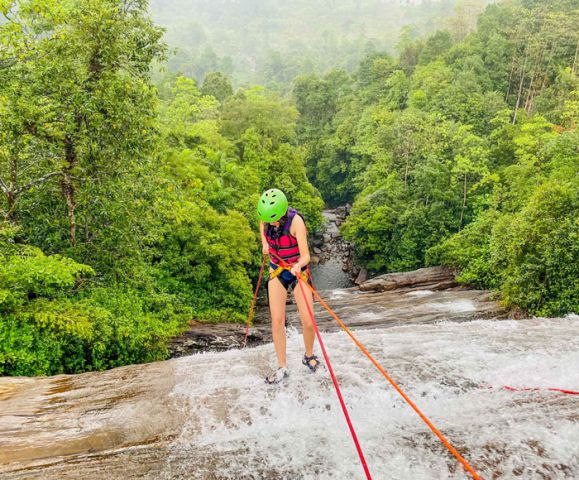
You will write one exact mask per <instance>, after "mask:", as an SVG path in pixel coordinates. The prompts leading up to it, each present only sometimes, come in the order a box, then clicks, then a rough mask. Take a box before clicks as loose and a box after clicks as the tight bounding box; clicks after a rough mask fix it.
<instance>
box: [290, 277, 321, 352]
mask: <svg viewBox="0 0 579 480" xmlns="http://www.w3.org/2000/svg"><path fill="white" fill-rule="evenodd" d="M302 291H303V292H304V293H305V295H306V301H307V302H308V304H309V306H310V310H311V311H312V313H313V312H314V301H313V298H312V292H311V291H310V289H309V288H308V287H306V286H304V285H303V282H302V281H299V282H298V285H296V288H295V289H294V298H295V301H296V304H297V306H298V311H299V312H300V319H301V321H302V327H303V332H304V346H305V347H306V355H307V356H308V357H311V356H312V355H313V354H314V340H315V338H316V332H315V330H314V324H313V322H312V318H311V317H310V313H309V311H308V307H307V304H306V302H305V301H304V295H303V294H302Z"/></svg>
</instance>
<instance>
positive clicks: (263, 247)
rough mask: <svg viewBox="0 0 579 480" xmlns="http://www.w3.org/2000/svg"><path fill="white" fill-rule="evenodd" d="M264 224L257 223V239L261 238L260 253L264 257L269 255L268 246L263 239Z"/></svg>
mask: <svg viewBox="0 0 579 480" xmlns="http://www.w3.org/2000/svg"><path fill="white" fill-rule="evenodd" d="M264 228H265V227H264V224H263V222H259V237H260V238H261V251H262V252H263V254H264V255H267V254H268V253H269V244H268V243H267V240H266V239H265V232H264Z"/></svg>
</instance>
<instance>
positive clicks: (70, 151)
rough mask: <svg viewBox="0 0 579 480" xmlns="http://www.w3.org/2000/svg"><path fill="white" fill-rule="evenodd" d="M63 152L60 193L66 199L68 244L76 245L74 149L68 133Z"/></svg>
mask: <svg viewBox="0 0 579 480" xmlns="http://www.w3.org/2000/svg"><path fill="white" fill-rule="evenodd" d="M64 154H65V160H66V165H65V166H64V167H63V169H62V181H61V187H62V194H63V195H64V198H65V200H66V208H67V211H68V225H69V234H70V245H71V246H73V247H74V246H75V245H76V217H75V210H76V204H75V199H74V194H75V189H74V184H73V179H72V174H71V172H72V170H73V168H74V167H75V166H76V160H77V159H76V151H75V149H74V144H73V143H72V140H71V138H70V136H69V135H67V136H66V137H65V139H64Z"/></svg>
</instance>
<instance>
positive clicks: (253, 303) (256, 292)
mask: <svg viewBox="0 0 579 480" xmlns="http://www.w3.org/2000/svg"><path fill="white" fill-rule="evenodd" d="M266 260H267V255H265V254H264V255H263V260H262V261H261V270H260V271H259V277H258V278H257V286H256V287H255V293H254V294H253V300H252V301H251V309H250V310H249V315H248V316H247V324H246V326H245V338H244V339H243V346H244V347H246V346H247V337H248V336H249V327H250V326H251V320H252V318H253V310H254V309H255V301H256V300H257V294H258V293H259V286H260V285H261V277H263V270H264V268H265V262H266Z"/></svg>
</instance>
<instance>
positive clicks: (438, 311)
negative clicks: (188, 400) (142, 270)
mask: <svg viewBox="0 0 579 480" xmlns="http://www.w3.org/2000/svg"><path fill="white" fill-rule="evenodd" d="M360 273H362V271H361V272H360ZM320 294H321V296H322V298H324V299H325V300H326V301H327V303H328V304H329V305H330V307H331V308H332V309H333V310H334V311H335V312H336V313H337V314H338V315H339V316H340V318H342V320H343V321H344V323H346V324H347V325H348V326H350V327H352V328H353V329H356V328H384V327H390V326H394V325H407V324H409V325H410V324H428V323H433V322H437V321H440V320H450V321H455V322H460V321H470V320H474V319H502V318H506V317H507V316H508V314H507V311H506V310H505V309H504V308H503V307H502V306H501V305H500V303H499V302H497V301H496V300H495V299H494V298H493V295H492V294H491V293H490V292H488V291H484V290H471V289H467V288H462V287H458V286H457V284H456V282H455V280H454V274H453V273H452V271H451V270H449V269H446V268H443V267H431V268H421V269H419V270H414V271H412V272H403V273H390V274H387V275H380V276H378V277H376V278H372V279H370V280H367V281H365V282H363V283H362V284H361V285H360V286H359V287H353V288H347V289H335V290H328V291H322V292H320ZM286 311H287V318H288V321H289V324H290V325H292V326H294V327H296V328H297V329H298V330H301V324H300V320H299V315H298V312H297V309H296V307H295V305H293V304H288V305H287V307H286ZM314 311H315V315H316V321H317V323H318V326H319V328H320V330H321V331H330V332H331V331H336V330H338V329H339V326H338V325H337V324H336V323H335V322H334V321H333V320H332V318H331V317H330V316H329V315H328V314H327V313H326V311H325V310H324V309H323V308H322V307H321V305H320V304H319V303H318V302H315V304H314ZM244 338H245V326H244V325H238V324H237V325H236V324H229V323H226V324H211V325H206V324H193V325H192V328H191V329H190V330H189V331H188V332H187V333H186V334H185V335H184V336H182V337H180V338H179V339H176V340H175V341H174V342H173V343H172V344H171V347H170V349H171V352H172V354H173V356H182V355H187V354H191V353H197V352H200V351H206V350H212V351H222V350H228V349H230V348H239V347H241V346H242V345H243V340H244ZM270 341H271V324H270V317H269V311H268V308H267V307H260V308H258V310H257V312H256V316H255V320H254V326H253V327H252V328H251V329H250V335H249V337H248V345H258V344H262V343H265V342H270Z"/></svg>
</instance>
